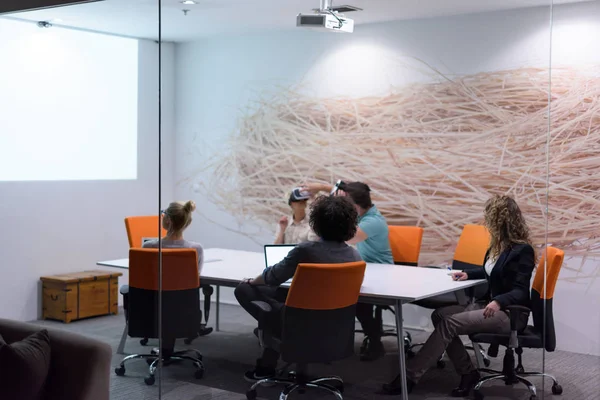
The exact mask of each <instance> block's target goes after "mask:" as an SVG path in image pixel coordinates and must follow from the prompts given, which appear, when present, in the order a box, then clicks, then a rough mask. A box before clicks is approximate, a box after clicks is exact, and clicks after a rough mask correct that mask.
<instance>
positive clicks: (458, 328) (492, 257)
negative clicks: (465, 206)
mask: <svg viewBox="0 0 600 400" xmlns="http://www.w3.org/2000/svg"><path fill="white" fill-rule="evenodd" d="M484 217H485V226H486V227H487V229H488V230H489V232H490V236H491V239H490V247H489V249H488V251H487V254H486V256H485V259H484V264H483V266H482V267H476V268H473V269H468V270H465V271H462V272H455V273H453V274H452V279H454V280H457V281H463V280H467V279H487V281H488V283H489V290H488V293H487V294H486V296H485V298H484V299H480V300H479V301H477V302H475V303H473V304H470V305H453V306H448V307H443V308H440V309H437V310H436V311H434V312H433V314H432V317H431V318H432V320H433V323H434V326H435V330H434V331H433V333H432V334H431V336H430V337H429V339H428V340H427V342H426V343H425V344H424V346H423V347H422V348H421V350H420V351H419V353H418V354H417V355H416V356H415V357H414V358H413V359H411V360H408V362H407V365H406V376H407V388H406V389H407V391H408V392H409V393H410V392H411V391H412V388H413V387H414V386H415V384H416V383H417V382H418V381H419V379H420V378H421V377H422V376H423V374H425V372H426V371H427V370H428V369H429V368H430V367H431V366H432V365H435V363H436V361H437V360H438V359H439V358H440V357H441V355H442V354H443V353H444V351H445V352H446V354H448V357H449V358H450V360H452V363H453V364H454V367H455V369H456V371H457V372H458V373H459V374H460V375H461V381H460V384H459V386H458V387H457V388H455V389H453V390H452V394H451V395H452V397H465V396H468V394H469V393H470V391H471V390H472V389H473V387H474V386H475V384H476V383H477V381H478V380H479V373H478V372H477V370H476V368H475V366H474V365H473V363H472V361H471V357H470V356H469V354H468V353H467V351H466V349H465V347H464V345H463V343H462V341H461V339H460V338H459V335H469V334H472V333H488V332H489V333H508V332H510V319H509V316H508V313H507V312H505V310H506V307H508V306H512V305H519V306H525V307H528V306H529V301H530V299H529V293H530V289H529V288H530V282H531V275H532V273H533V269H534V267H535V258H536V256H535V251H534V249H533V247H532V245H531V239H530V235H529V228H528V227H527V224H526V222H525V218H524V217H523V214H522V213H521V210H520V209H519V206H518V205H517V203H516V202H515V200H514V199H512V198H511V197H509V196H499V195H496V196H494V197H492V198H491V199H489V200H488V201H487V202H486V204H485V212H484ZM527 319H528V315H527V314H523V315H522V316H521V321H520V322H521V324H522V326H523V327H524V326H525V325H526V324H527ZM382 391H383V393H385V394H390V395H399V394H401V387H400V377H399V376H397V377H396V378H395V379H394V380H393V381H392V382H391V383H389V384H385V385H383V390H382Z"/></svg>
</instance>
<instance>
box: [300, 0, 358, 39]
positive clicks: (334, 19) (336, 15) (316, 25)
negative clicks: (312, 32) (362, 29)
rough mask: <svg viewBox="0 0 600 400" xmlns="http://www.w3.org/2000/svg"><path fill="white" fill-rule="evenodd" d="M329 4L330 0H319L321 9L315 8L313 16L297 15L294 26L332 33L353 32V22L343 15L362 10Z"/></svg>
mask: <svg viewBox="0 0 600 400" xmlns="http://www.w3.org/2000/svg"><path fill="white" fill-rule="evenodd" d="M331 3H332V0H321V7H320V8H315V9H314V10H313V11H314V13H313V14H298V16H297V17H296V26H299V27H302V28H313V29H320V30H323V29H325V30H329V31H332V32H347V33H352V32H354V20H353V19H350V18H348V17H345V16H344V15H343V13H346V12H352V11H362V9H360V8H358V7H354V6H339V7H333V6H332V4H331Z"/></svg>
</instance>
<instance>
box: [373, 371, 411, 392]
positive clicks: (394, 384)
mask: <svg viewBox="0 0 600 400" xmlns="http://www.w3.org/2000/svg"><path fill="white" fill-rule="evenodd" d="M400 379H401V378H400V375H398V376H396V377H395V378H394V380H393V381H391V382H390V383H384V384H383V386H381V392H380V394H387V395H390V396H397V395H401V394H402V385H401V384H400ZM414 386H415V383H414V382H413V381H411V380H410V379H406V391H407V392H408V393H409V394H410V392H412V390H413V387H414Z"/></svg>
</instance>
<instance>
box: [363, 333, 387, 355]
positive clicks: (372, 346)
mask: <svg viewBox="0 0 600 400" xmlns="http://www.w3.org/2000/svg"><path fill="white" fill-rule="evenodd" d="M384 355H385V349H384V348H383V343H381V339H372V338H370V337H368V336H367V337H365V339H364V340H363V344H362V346H361V347H360V361H375V360H377V359H380V358H381V357H383V356H384Z"/></svg>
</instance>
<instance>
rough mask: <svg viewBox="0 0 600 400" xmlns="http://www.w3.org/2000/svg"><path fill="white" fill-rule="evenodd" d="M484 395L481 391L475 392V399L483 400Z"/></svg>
mask: <svg viewBox="0 0 600 400" xmlns="http://www.w3.org/2000/svg"><path fill="white" fill-rule="evenodd" d="M483 397H484V396H483V394H482V393H481V392H480V391H479V390H474V391H473V398H474V399H475V400H483Z"/></svg>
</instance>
